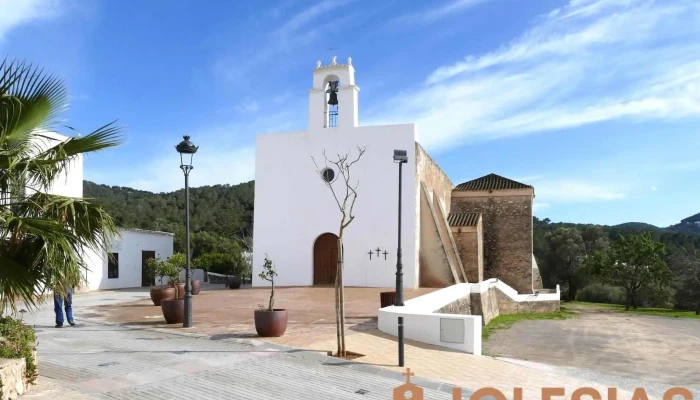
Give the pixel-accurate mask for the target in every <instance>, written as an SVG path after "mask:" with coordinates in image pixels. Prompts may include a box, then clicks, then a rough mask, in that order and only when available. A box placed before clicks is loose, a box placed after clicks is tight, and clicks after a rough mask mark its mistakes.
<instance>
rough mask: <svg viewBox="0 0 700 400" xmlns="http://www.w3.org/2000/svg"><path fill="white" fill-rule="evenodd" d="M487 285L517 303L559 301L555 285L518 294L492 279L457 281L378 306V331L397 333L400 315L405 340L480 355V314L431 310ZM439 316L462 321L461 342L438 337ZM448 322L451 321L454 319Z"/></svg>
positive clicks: (439, 331) (439, 333)
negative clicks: (549, 290)
mask: <svg viewBox="0 0 700 400" xmlns="http://www.w3.org/2000/svg"><path fill="white" fill-rule="evenodd" d="M491 287H495V288H496V289H498V290H500V291H501V292H503V293H504V294H505V295H506V296H508V297H509V298H510V299H511V300H513V301H514V302H518V303H533V302H540V301H559V299H560V291H559V285H557V288H556V292H554V293H544V291H543V292H540V293H536V294H519V293H518V292H517V291H516V290H515V289H513V288H512V287H510V286H508V285H507V284H506V283H504V282H503V281H500V280H498V279H496V278H493V279H489V280H486V281H483V282H479V283H459V284H457V285H452V286H450V287H447V288H444V289H440V290H437V291H435V292H432V293H428V294H426V295H423V296H420V297H416V298H415V299H411V300H407V301H405V302H404V306H403V307H396V306H389V307H384V308H381V309H379V311H378V327H379V330H380V331H382V332H384V333H388V334H390V335H394V336H398V317H400V316H401V317H403V318H404V336H405V338H406V339H411V340H415V341H418V342H423V343H428V344H432V345H436V346H441V347H446V348H449V349H453V350H459V351H463V352H466V353H471V354H476V355H480V354H481V345H482V343H481V332H482V317H481V316H480V315H462V314H443V313H435V312H434V311H435V310H439V309H440V308H442V307H444V306H446V305H448V304H450V303H452V302H454V301H457V300H459V299H462V298H465V297H467V298H468V297H469V296H470V295H471V294H472V293H485V292H486V291H488V289H489V288H491ZM442 319H449V320H461V321H462V323H463V324H464V341H463V342H462V343H448V342H443V341H442V340H441V339H442V338H441V334H442V329H443V327H442V326H441V324H442V321H441V320H442ZM450 322H451V323H454V321H450ZM452 328H454V326H453V327H452Z"/></svg>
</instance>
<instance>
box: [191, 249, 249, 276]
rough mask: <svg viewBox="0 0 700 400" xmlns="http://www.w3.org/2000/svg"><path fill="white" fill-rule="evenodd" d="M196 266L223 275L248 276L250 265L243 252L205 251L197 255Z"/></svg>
mask: <svg viewBox="0 0 700 400" xmlns="http://www.w3.org/2000/svg"><path fill="white" fill-rule="evenodd" d="M193 264H194V267H195V268H199V269H203V270H205V271H207V272H213V273H215V274H222V275H236V276H248V274H250V271H249V268H248V265H247V263H246V260H245V258H244V257H243V255H242V254H238V253H236V254H223V253H205V254H202V255H201V256H199V257H197V258H196V259H195V260H194V262H193Z"/></svg>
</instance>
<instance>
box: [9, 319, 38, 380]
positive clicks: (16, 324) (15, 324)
mask: <svg viewBox="0 0 700 400" xmlns="http://www.w3.org/2000/svg"><path fill="white" fill-rule="evenodd" d="M0 336H2V337H3V338H4V341H3V342H0V358H24V360H25V361H26V363H27V369H26V371H25V375H24V376H25V377H26V378H27V380H28V381H29V383H30V384H34V383H35V382H36V378H37V376H38V375H39V374H38V372H37V367H36V363H35V362H34V357H33V355H32V354H33V352H34V345H35V343H36V335H35V334H34V329H32V327H30V326H28V325H25V324H24V323H22V321H20V320H17V319H14V318H10V317H0Z"/></svg>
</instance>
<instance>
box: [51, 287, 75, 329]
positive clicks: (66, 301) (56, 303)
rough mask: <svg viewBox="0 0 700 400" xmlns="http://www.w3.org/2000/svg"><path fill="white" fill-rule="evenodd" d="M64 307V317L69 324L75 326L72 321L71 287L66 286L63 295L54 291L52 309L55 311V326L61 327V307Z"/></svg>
mask: <svg viewBox="0 0 700 400" xmlns="http://www.w3.org/2000/svg"><path fill="white" fill-rule="evenodd" d="M64 306H65V309H66V319H67V320H68V324H69V325H70V326H75V322H73V288H66V294H65V297H63V296H61V295H60V294H58V293H56V292H54V294H53V311H54V312H55V313H56V328H63V308H64Z"/></svg>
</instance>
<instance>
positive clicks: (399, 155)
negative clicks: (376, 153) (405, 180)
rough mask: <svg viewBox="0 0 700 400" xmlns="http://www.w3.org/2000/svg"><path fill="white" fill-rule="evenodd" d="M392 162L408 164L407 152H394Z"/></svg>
mask: <svg viewBox="0 0 700 400" xmlns="http://www.w3.org/2000/svg"><path fill="white" fill-rule="evenodd" d="M394 162H396V163H407V162H408V152H407V151H406V150H394Z"/></svg>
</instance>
